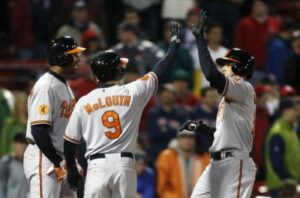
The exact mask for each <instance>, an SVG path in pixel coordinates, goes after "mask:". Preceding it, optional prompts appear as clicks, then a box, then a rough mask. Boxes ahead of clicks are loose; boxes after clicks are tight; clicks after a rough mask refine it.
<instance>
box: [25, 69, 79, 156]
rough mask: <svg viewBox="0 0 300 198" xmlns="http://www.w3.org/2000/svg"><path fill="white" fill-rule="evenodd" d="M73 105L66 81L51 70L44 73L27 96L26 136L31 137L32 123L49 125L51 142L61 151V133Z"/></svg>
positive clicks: (63, 131) (72, 96) (63, 130)
mask: <svg viewBox="0 0 300 198" xmlns="http://www.w3.org/2000/svg"><path fill="white" fill-rule="evenodd" d="M74 106H75V98H74V95H73V93H72V91H71V89H70V87H69V85H68V83H67V82H66V81H65V80H64V79H62V78H61V77H60V76H57V75H56V74H54V73H52V72H47V73H45V74H44V75H43V76H42V77H41V78H40V79H39V80H38V81H37V82H36V84H35V85H34V87H33V89H32V91H31V94H30V96H29V98H28V121H27V132H26V136H27V137H28V138H31V139H33V137H32V134H31V126H33V125H37V124H48V125H51V127H52V129H51V133H50V137H51V140H52V144H53V145H54V147H55V149H56V150H57V151H60V152H63V135H64V133H65V130H66V126H67V124H68V120H69V117H70V115H71V113H72V110H73V107H74Z"/></svg>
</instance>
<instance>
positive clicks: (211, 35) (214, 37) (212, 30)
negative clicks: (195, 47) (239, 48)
mask: <svg viewBox="0 0 300 198" xmlns="http://www.w3.org/2000/svg"><path fill="white" fill-rule="evenodd" d="M205 37H206V42H207V46H208V51H209V53H210V56H211V58H212V59H213V61H214V62H215V64H216V60H217V58H220V57H224V56H225V55H226V54H227V53H228V48H226V47H224V46H223V45H222V42H223V29H222V27H221V25H220V24H218V23H215V22H211V23H209V24H208V25H207V27H206V30H205ZM195 56H198V51H197V54H195ZM201 80H202V82H201V85H202V88H203V87H207V86H209V82H208V81H207V80H206V78H205V77H204V75H203V74H202V76H201Z"/></svg>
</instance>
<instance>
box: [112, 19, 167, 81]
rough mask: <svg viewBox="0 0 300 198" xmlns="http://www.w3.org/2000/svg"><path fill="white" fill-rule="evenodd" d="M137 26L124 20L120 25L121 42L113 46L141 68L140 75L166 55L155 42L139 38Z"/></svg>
mask: <svg viewBox="0 0 300 198" xmlns="http://www.w3.org/2000/svg"><path fill="white" fill-rule="evenodd" d="M137 31H138V30H137V27H136V26H135V25H133V24H131V23H128V22H123V23H121V24H120V25H119V27H118V38H119V40H120V43H118V44H117V45H115V46H114V47H112V49H113V50H114V51H116V52H117V53H118V54H119V55H120V56H124V57H128V58H129V60H130V61H133V62H134V63H135V64H136V66H137V68H138V69H139V73H140V75H144V74H146V73H147V72H148V71H150V69H151V68H152V67H153V66H154V64H155V63H156V62H157V61H159V59H160V58H161V57H162V56H163V55H164V52H163V51H162V50H160V49H159V48H158V47H157V46H156V45H155V44H153V43H151V42H150V41H148V40H143V39H139V38H138V32H137Z"/></svg>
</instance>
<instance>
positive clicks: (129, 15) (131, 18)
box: [124, 8, 147, 39]
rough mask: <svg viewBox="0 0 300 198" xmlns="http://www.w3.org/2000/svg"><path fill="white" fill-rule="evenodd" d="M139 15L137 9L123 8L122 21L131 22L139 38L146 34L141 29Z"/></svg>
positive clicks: (145, 36) (144, 36)
mask: <svg viewBox="0 0 300 198" xmlns="http://www.w3.org/2000/svg"><path fill="white" fill-rule="evenodd" d="M141 20H142V19H141V17H140V14H139V12H138V11H137V10H135V9H133V8H128V9H126V10H125V14H124V21H126V22H128V23H131V24H133V25H135V26H136V27H137V32H138V37H139V38H140V39H146V38H147V34H146V32H145V31H144V30H142V29H141Z"/></svg>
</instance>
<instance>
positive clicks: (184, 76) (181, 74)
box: [171, 69, 190, 81]
mask: <svg viewBox="0 0 300 198" xmlns="http://www.w3.org/2000/svg"><path fill="white" fill-rule="evenodd" d="M171 79H172V81H176V80H184V81H189V79H190V76H189V74H188V72H186V71H185V70H182V69H179V70H176V71H175V72H174V73H173V74H172V76H171Z"/></svg>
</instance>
